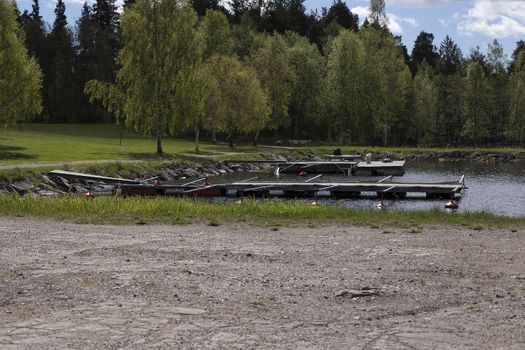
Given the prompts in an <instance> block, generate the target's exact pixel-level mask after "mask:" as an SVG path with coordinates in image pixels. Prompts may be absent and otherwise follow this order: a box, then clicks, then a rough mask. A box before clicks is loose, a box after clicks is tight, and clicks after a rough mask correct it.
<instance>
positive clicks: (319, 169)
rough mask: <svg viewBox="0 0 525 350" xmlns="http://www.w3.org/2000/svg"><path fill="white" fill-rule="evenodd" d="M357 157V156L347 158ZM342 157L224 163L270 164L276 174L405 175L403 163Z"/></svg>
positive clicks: (402, 161)
mask: <svg viewBox="0 0 525 350" xmlns="http://www.w3.org/2000/svg"><path fill="white" fill-rule="evenodd" d="M348 157H357V156H348ZM348 159H353V160H347V159H345V158H344V156H335V157H333V158H331V159H330V160H324V161H296V162H294V161H275V160H273V161H272V160H242V161H226V163H232V164H236V163H255V164H270V165H272V166H275V167H276V172H278V173H283V174H284V173H295V174H298V173H300V172H302V171H304V172H306V173H309V174H344V175H359V176H388V175H393V176H402V175H404V174H405V169H404V167H405V161H404V160H397V161H389V162H383V161H373V162H370V163H367V162H363V161H357V160H355V158H348Z"/></svg>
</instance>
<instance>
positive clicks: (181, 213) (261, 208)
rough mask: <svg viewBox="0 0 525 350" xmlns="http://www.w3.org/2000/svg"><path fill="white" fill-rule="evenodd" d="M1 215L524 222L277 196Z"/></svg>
mask: <svg viewBox="0 0 525 350" xmlns="http://www.w3.org/2000/svg"><path fill="white" fill-rule="evenodd" d="M0 215H2V216H37V217H53V218H62V219H64V218H85V219H91V220H93V221H98V222H134V221H136V220H142V221H148V222H166V221H168V222H169V221H170V220H172V221H174V222H179V221H180V220H183V221H188V220H189V221H191V220H218V221H272V222H279V221H281V222H289V221H292V222H314V223H320V222H341V223H348V224H353V225H362V226H367V225H377V224H388V225H396V226H410V225H422V224H437V225H467V226H481V227H489V226H512V227H517V226H525V217H518V218H510V217H503V216H497V215H494V214H490V213H483V212H477V213H448V212H445V211H442V210H440V209H433V210H424V211H423V210H415V211H389V210H370V209H348V208H343V207H336V206H329V205H326V206H312V205H308V204H300V203H291V202H285V201H281V200H263V201H255V200H247V201H245V202H243V203H242V204H235V203H211V202H208V201H204V200H191V199H179V198H165V197H158V198H139V197H134V198H121V197H99V198H95V199H88V198H83V197H78V196H65V197H54V198H43V197H38V196H24V197H19V196H12V195H4V196H0Z"/></svg>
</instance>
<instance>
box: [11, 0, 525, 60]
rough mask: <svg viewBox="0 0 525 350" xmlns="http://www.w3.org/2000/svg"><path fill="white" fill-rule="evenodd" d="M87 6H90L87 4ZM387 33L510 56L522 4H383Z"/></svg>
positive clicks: (521, 36) (363, 0) (457, 0)
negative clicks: (426, 36)
mask: <svg viewBox="0 0 525 350" xmlns="http://www.w3.org/2000/svg"><path fill="white" fill-rule="evenodd" d="M17 2H18V4H19V7H20V8H21V9H26V8H28V9H29V8H30V7H31V3H32V0H17ZM55 2H56V0H40V7H41V12H42V15H43V16H44V18H45V19H46V21H47V22H49V23H52V21H53V18H54V14H53V9H54V7H55ZM65 2H66V6H67V15H68V20H69V24H70V25H74V23H75V21H76V19H77V18H78V17H79V15H80V8H81V6H82V4H83V2H84V0H65ZM88 2H93V0H89V1H88ZM331 3H332V0H305V5H306V6H307V8H309V9H319V10H320V9H321V7H330V5H331ZM346 4H347V5H348V7H349V8H350V9H352V11H353V12H355V13H357V14H359V17H360V19H361V21H363V20H364V18H365V16H366V14H367V11H368V5H369V0H348V1H346ZM386 4H387V13H388V14H389V16H390V24H389V26H390V29H391V30H392V31H393V32H394V33H395V34H398V35H402V37H403V42H404V43H405V45H407V47H408V48H409V50H411V49H412V45H413V43H414V40H415V39H416V37H417V35H418V34H419V32H420V31H421V30H424V31H427V32H431V33H433V34H434V36H435V40H434V43H435V45H436V46H438V47H439V43H440V42H441V41H442V40H443V38H444V37H445V35H447V34H449V35H450V36H451V37H452V39H453V40H454V41H456V42H457V43H458V44H459V46H460V47H461V49H462V51H463V54H464V55H468V54H469V52H470V50H471V48H472V47H475V46H477V45H479V46H480V47H481V49H482V50H483V51H485V50H486V47H487V44H488V43H490V42H491V41H492V40H493V39H494V38H497V39H498V40H499V41H500V43H502V44H503V47H504V48H505V53H506V54H507V55H508V56H510V54H511V53H512V51H513V50H514V48H515V46H516V41H518V40H525V0H521V1H518V0H386Z"/></svg>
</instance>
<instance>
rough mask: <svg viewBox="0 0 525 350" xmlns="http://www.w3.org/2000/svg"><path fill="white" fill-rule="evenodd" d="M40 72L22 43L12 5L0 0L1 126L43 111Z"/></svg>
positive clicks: (20, 29) (11, 124) (6, 125)
mask: <svg viewBox="0 0 525 350" xmlns="http://www.w3.org/2000/svg"><path fill="white" fill-rule="evenodd" d="M41 88H42V73H41V72H40V67H39V66H38V63H37V62H36V60H35V59H34V58H30V57H29V55H28V54H27V50H26V48H25V47H24V32H23V30H22V28H21V27H20V24H19V23H18V21H17V16H16V12H15V7H14V5H13V4H12V3H11V1H9V0H0V127H9V126H13V125H14V124H16V122H18V121H22V120H25V119H26V118H28V117H31V116H32V115H35V114H38V113H40V112H41V111H42V97H41Z"/></svg>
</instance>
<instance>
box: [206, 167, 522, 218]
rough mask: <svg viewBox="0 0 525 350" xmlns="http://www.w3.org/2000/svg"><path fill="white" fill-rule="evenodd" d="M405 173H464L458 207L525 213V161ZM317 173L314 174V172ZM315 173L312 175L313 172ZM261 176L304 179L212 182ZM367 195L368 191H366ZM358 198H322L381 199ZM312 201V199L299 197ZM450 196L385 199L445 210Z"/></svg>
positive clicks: (426, 176) (420, 178)
mask: <svg viewBox="0 0 525 350" xmlns="http://www.w3.org/2000/svg"><path fill="white" fill-rule="evenodd" d="M405 169H406V173H405V175H404V176H401V177H395V178H394V179H393V181H399V182H444V181H458V180H459V179H460V177H461V175H463V174H465V175H466V178H465V184H466V185H467V187H468V189H467V190H465V191H464V192H463V194H462V196H461V199H460V201H459V211H460V212H461V211H487V212H492V213H495V214H499V215H505V216H525V162H522V163H494V162H490V163H485V162H473V161H468V162H467V161H465V162H422V163H410V162H407V164H406V166H405ZM313 175H315V174H313ZM313 175H312V176H313ZM253 176H260V177H261V178H260V179H259V180H258V181H283V182H285V181H304V180H305V179H306V178H300V177H298V176H297V175H295V174H281V175H280V176H279V177H275V175H273V174H270V173H235V174H229V175H226V176H223V177H213V178H210V182H212V183H220V182H230V181H236V180H240V179H246V178H250V177H253ZM380 178H382V177H378V178H375V177H357V176H341V175H328V174H326V175H323V181H325V182H330V181H334V182H348V181H350V182H352V181H360V180H363V181H374V180H379V179H380ZM364 195H366V193H365V194H364ZM363 197H364V198H359V199H345V200H332V199H323V200H322V203H325V204H334V205H342V206H346V207H351V208H375V207H376V206H377V204H378V203H379V200H378V198H377V196H376V195H375V194H374V193H370V196H363ZM298 201H302V202H305V201H306V202H311V200H298ZM448 201H449V200H428V199H426V198H424V196H423V197H422V196H421V195H412V196H410V195H409V197H408V198H407V199H403V200H396V199H385V200H384V203H385V205H386V206H387V207H388V208H389V209H399V210H413V209H431V208H434V207H437V208H441V209H443V210H444V205H445V203H447V202H448Z"/></svg>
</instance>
